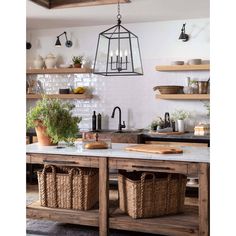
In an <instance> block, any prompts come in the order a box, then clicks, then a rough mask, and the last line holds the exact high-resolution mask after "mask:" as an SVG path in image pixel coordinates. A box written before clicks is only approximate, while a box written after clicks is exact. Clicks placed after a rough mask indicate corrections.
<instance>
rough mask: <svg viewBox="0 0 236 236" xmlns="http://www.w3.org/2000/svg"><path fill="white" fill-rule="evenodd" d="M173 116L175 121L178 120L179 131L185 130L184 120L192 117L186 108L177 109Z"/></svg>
mask: <svg viewBox="0 0 236 236" xmlns="http://www.w3.org/2000/svg"><path fill="white" fill-rule="evenodd" d="M171 116H172V118H173V119H174V120H175V121H177V125H178V131H179V132H184V131H185V129H184V121H185V120H186V119H187V118H189V117H190V114H189V112H187V111H184V110H176V111H175V112H174V113H172V115H171Z"/></svg>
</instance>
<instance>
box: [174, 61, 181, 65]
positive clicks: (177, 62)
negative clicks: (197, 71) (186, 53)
mask: <svg viewBox="0 0 236 236" xmlns="http://www.w3.org/2000/svg"><path fill="white" fill-rule="evenodd" d="M171 65H184V61H172V62H171Z"/></svg>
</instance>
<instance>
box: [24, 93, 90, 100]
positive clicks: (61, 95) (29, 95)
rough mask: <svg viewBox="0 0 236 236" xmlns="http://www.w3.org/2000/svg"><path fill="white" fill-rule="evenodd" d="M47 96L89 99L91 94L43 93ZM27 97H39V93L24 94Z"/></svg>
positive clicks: (40, 96)
mask: <svg viewBox="0 0 236 236" xmlns="http://www.w3.org/2000/svg"><path fill="white" fill-rule="evenodd" d="M43 95H44V96H46V97H48V98H59V99H91V98H92V97H93V95H92V94H86V93H85V94H43ZM26 98H27V99H41V98H42V95H41V94H26Z"/></svg>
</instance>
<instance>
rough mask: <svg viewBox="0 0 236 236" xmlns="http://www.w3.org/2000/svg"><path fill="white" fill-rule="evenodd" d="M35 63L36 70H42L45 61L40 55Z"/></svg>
mask: <svg viewBox="0 0 236 236" xmlns="http://www.w3.org/2000/svg"><path fill="white" fill-rule="evenodd" d="M33 63H34V68H35V69H42V68H43V64H44V61H43V58H42V57H41V56H40V55H38V56H37V57H36V58H35V59H34V61H33Z"/></svg>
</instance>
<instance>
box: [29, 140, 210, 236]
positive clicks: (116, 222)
mask: <svg viewBox="0 0 236 236" xmlns="http://www.w3.org/2000/svg"><path fill="white" fill-rule="evenodd" d="M127 146H130V144H114V143H113V144H112V149H105V150H82V149H77V148H76V147H66V148H60V149H58V148H57V147H56V146H44V147H42V146H38V144H37V143H34V144H29V145H27V148H26V152H27V163H32V164H33V163H35V164H53V165H63V166H81V167H82V166H83V167H93V168H99V209H92V210H88V211H74V210H65V209H55V208H46V207H41V206H40V205H39V203H38V202H36V203H32V204H30V205H28V206H27V217H29V218H35V219H50V220H55V221H58V222H63V223H71V224H81V225H90V226H97V227H99V232H100V233H99V235H101V236H103V235H108V234H109V228H113V229H123V230H131V231H137V232H144V233H145V232H146V233H155V234H163V235H179V236H180V235H181V236H184V235H209V168H210V164H209V162H210V160H209V148H208V147H187V146H186V147H182V148H183V154H150V153H141V152H131V151H126V150H124V148H125V147H127ZM109 169H119V170H122V169H123V170H128V171H133V170H139V171H152V172H169V173H181V174H185V175H187V176H192V175H193V176H198V177H199V199H198V207H186V209H185V212H184V213H183V214H178V215H172V216H163V217H156V218H150V219H132V218H131V217H129V216H127V215H126V214H124V213H123V212H121V211H120V210H119V208H116V209H114V208H111V207H109V184H108V181H109Z"/></svg>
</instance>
